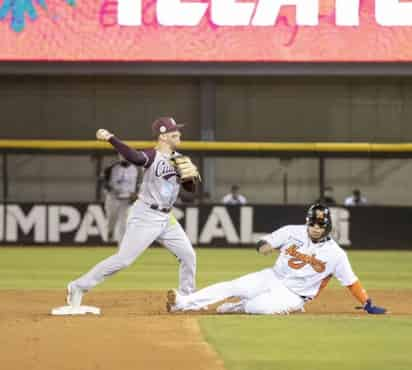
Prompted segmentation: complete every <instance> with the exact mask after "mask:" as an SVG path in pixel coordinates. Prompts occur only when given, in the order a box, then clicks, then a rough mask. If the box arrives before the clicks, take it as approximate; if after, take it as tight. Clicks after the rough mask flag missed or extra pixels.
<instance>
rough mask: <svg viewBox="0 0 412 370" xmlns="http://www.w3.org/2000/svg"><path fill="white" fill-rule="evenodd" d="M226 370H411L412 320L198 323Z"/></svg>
mask: <svg viewBox="0 0 412 370" xmlns="http://www.w3.org/2000/svg"><path fill="white" fill-rule="evenodd" d="M200 324H201V327H202V330H203V333H204V334H205V337H206V340H207V341H208V342H209V343H211V344H212V345H213V347H214V348H215V349H216V350H217V351H218V353H219V354H220V356H221V357H222V358H223V359H224V361H225V366H226V368H227V369H228V370H252V369H253V370H273V369H279V370H410V369H412V358H411V356H410V347H411V333H412V319H411V318H409V319H407V318H395V317H372V316H365V317H362V318H359V317H358V318H356V317H349V316H329V317H325V316H312V315H290V316H277V317H270V316H253V317H252V316H232V315H230V316H228V315H225V316H222V317H219V318H218V319H217V318H216V317H202V318H201V319H200Z"/></svg>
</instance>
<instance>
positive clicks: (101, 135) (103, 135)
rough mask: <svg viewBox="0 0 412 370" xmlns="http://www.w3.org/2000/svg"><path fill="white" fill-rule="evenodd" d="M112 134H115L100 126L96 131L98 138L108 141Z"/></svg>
mask: <svg viewBox="0 0 412 370" xmlns="http://www.w3.org/2000/svg"><path fill="white" fill-rule="evenodd" d="M112 136H114V135H113V134H112V133H111V132H110V131H107V130H105V129H104V128H99V129H98V130H97V131H96V138H97V140H102V141H108V140H109V139H110V138H111V137H112Z"/></svg>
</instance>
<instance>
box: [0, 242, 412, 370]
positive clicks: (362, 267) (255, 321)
mask: <svg viewBox="0 0 412 370" xmlns="http://www.w3.org/2000/svg"><path fill="white" fill-rule="evenodd" d="M115 251H116V249H115V248H0V289H64V288H65V286H66V284H67V282H68V281H70V280H72V279H73V278H76V277H78V276H79V275H81V274H82V273H84V272H86V271H87V270H88V269H89V268H91V267H92V266H93V265H94V264H95V263H97V262H99V261H101V260H102V259H103V258H105V257H107V256H109V255H111V254H112V253H114V252H115ZM197 256H198V279H197V280H198V286H199V287H203V286H205V285H208V284H210V283H214V282H218V281H223V280H228V279H232V278H235V277H238V276H241V275H243V274H245V273H248V272H252V271H257V270H259V269H262V268H265V267H268V266H271V265H272V263H273V261H274V257H263V256H260V255H258V254H257V253H256V252H255V251H254V250H252V249H224V250H221V249H220V250H218V249H198V250H197ZM349 258H350V260H351V262H352V265H353V268H354V270H355V272H356V274H357V275H358V276H359V278H360V279H361V280H362V283H363V284H364V286H365V287H366V288H367V289H390V290H394V289H395V290H396V289H402V290H404V289H406V290H408V289H410V290H411V291H412V269H411V267H410V266H411V262H412V252H400V251H390V252H387V251H386V252H370V251H368V252H365V251H350V252H349ZM175 286H177V262H176V259H175V257H174V256H172V255H171V254H169V253H168V252H167V251H166V250H165V249H163V248H153V249H149V250H148V251H146V252H145V253H144V254H143V256H141V257H140V258H139V259H138V260H137V262H136V263H135V264H134V265H133V266H131V267H130V268H128V269H127V270H125V271H122V272H121V273H119V274H117V275H115V276H113V277H112V278H110V279H108V280H107V281H106V282H105V283H104V284H101V285H100V286H99V287H97V289H105V290H119V289H139V290H165V289H168V288H170V287H175ZM330 287H331V288H332V289H336V288H338V284H337V283H336V281H335V282H333V283H332V284H331V285H330ZM339 289H341V288H339ZM198 320H199V322H200V325H201V328H202V332H203V333H204V335H205V338H206V340H207V341H208V342H209V343H211V344H212V345H213V347H214V348H215V349H216V351H217V352H218V353H219V354H220V356H221V357H222V358H223V360H224V361H225V366H226V369H227V370H269V369H270V370H272V369H276V370H289V369H290V370H326V369H328V370H329V369H331V370H347V369H350V370H357V369H359V370H410V369H412V357H411V356H410V347H411V345H412V317H410V316H405V317H393V316H386V317H373V316H362V317H358V316H348V315H321V316H315V315H310V314H304V315H290V316H275V317H274V316H247V315H220V316H219V315H211V316H199V317H198ZM211 370H212V369H211Z"/></svg>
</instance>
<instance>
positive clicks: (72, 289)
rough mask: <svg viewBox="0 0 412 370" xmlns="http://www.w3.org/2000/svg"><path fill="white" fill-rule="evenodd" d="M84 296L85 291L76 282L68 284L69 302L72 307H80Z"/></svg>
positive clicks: (67, 299)
mask: <svg viewBox="0 0 412 370" xmlns="http://www.w3.org/2000/svg"><path fill="white" fill-rule="evenodd" d="M82 298H83V291H82V290H81V289H80V288H78V287H77V286H76V285H75V284H74V283H69V285H67V298H66V301H67V304H68V305H70V306H72V307H76V308H77V307H80V305H81V303H82Z"/></svg>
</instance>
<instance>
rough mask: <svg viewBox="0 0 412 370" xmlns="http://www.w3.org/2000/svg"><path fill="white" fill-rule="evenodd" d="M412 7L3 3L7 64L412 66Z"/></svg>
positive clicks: (187, 0) (250, 0)
mask: <svg viewBox="0 0 412 370" xmlns="http://www.w3.org/2000/svg"><path fill="white" fill-rule="evenodd" d="M411 41H412V0H0V60H3V61H10V60H21V61H27V60H38V61H125V62H127V61H157V62H165V61H174V62H196V61H209V62H233V61H238V62H240V61H243V62H303V61H308V62H375V61H376V62H399V61H412V47H411V46H410V44H411Z"/></svg>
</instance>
